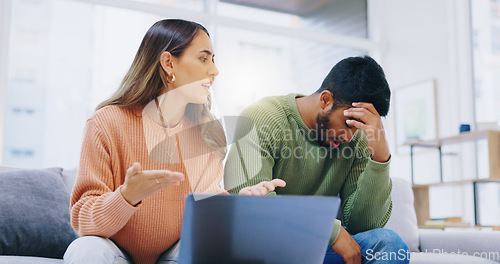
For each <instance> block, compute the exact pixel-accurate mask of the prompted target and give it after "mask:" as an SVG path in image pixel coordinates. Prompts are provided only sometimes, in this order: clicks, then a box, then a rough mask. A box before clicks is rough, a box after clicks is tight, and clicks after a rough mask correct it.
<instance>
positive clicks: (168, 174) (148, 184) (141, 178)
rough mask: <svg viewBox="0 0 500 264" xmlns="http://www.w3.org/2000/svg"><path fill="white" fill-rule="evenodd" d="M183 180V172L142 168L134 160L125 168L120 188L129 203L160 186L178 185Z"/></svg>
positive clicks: (135, 202)
mask: <svg viewBox="0 0 500 264" xmlns="http://www.w3.org/2000/svg"><path fill="white" fill-rule="evenodd" d="M181 181H184V174H182V173H180V172H174V171H169V170H142V168H141V164H140V163H138V162H135V163H134V165H132V167H130V168H129V169H128V170H127V174H126V176H125V182H124V183H123V186H122V188H121V193H122V196H123V198H125V200H127V202H129V203H130V204H131V205H136V204H138V203H139V202H140V201H142V199H144V198H146V197H148V196H150V195H151V194H153V193H155V192H157V191H159V190H160V189H162V188H165V187H169V186H176V185H179V184H180V182H181Z"/></svg>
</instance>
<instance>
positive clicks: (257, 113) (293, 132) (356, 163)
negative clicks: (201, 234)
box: [224, 94, 392, 246]
mask: <svg viewBox="0 0 500 264" xmlns="http://www.w3.org/2000/svg"><path fill="white" fill-rule="evenodd" d="M299 96H301V95H297V94H289V95H287V96H276V97H267V98H264V99H262V100H260V101H259V102H257V103H256V104H254V105H252V106H250V107H248V108H246V109H245V110H244V111H243V112H242V114H241V116H242V117H241V118H240V119H239V121H238V124H237V128H236V132H235V138H236V139H239V140H238V141H237V143H236V144H233V146H232V147H231V150H230V151H229V154H228V158H227V162H226V166H225V174H224V183H225V188H226V189H230V191H229V192H230V193H237V192H238V191H239V190H241V188H243V187H246V186H251V185H254V184H257V183H259V182H261V181H269V180H272V179H273V178H274V179H276V178H279V179H283V180H284V181H286V183H287V185H286V187H284V188H278V189H277V190H276V194H283V195H284V194H288V195H323V196H340V198H341V199H342V205H341V207H342V208H341V210H342V212H341V213H342V215H343V216H342V223H341V222H340V221H338V220H336V222H335V225H334V228H333V231H332V234H331V238H330V242H329V245H330V246H331V245H333V243H334V242H335V241H336V239H337V236H338V234H339V232H340V226H341V224H342V225H343V226H346V228H347V230H348V231H349V232H350V233H352V234H356V233H359V232H362V231H366V230H370V229H374V228H381V227H383V226H384V225H385V224H386V223H387V221H388V220H389V216H390V214H391V208H392V202H391V198H390V193H391V188H392V182H391V179H390V177H389V163H390V162H389V161H388V162H385V163H379V162H375V161H373V160H371V158H370V152H369V150H368V147H367V141H366V135H365V134H364V133H363V132H362V131H361V130H358V131H357V132H356V133H355V135H354V137H353V139H352V140H351V141H350V142H349V143H343V144H341V145H340V146H339V147H338V148H335V149H333V148H329V147H327V148H325V147H321V146H320V145H319V144H318V143H317V142H316V140H315V136H316V134H315V133H314V131H312V130H310V129H309V128H308V127H307V125H306V124H305V123H304V121H303V120H302V118H301V116H300V113H299V111H298V108H297V103H296V97H299Z"/></svg>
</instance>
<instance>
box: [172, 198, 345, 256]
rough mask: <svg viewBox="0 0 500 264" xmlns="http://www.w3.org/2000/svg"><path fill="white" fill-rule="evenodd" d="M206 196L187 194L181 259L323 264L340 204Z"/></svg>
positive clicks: (317, 200) (334, 201)
mask: <svg viewBox="0 0 500 264" xmlns="http://www.w3.org/2000/svg"><path fill="white" fill-rule="evenodd" d="M206 197H207V198H204V197H203V196H200V195H197V194H195V195H194V196H193V195H192V194H190V195H188V196H187V197H186V208H185V212H184V220H183V226H182V233H181V242H180V243H181V244H180V256H179V263H181V264H202V263H203V264H205V263H232V264H235V263H272V264H276V263H286V264H293V263H300V264H304V263H308V264H314V263H322V262H323V259H324V256H325V252H326V249H327V246H328V241H329V239H330V234H331V231H332V228H333V223H334V220H335V217H336V215H337V212H338V209H339V206H340V199H339V198H337V197H323V196H257V197H256V196H238V195H216V196H206ZM195 198H196V199H195ZM203 198H204V199H203Z"/></svg>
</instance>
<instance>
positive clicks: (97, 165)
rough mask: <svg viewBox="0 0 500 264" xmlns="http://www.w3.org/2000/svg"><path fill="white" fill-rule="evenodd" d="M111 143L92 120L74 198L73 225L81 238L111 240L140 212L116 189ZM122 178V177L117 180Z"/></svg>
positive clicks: (72, 204)
mask: <svg viewBox="0 0 500 264" xmlns="http://www.w3.org/2000/svg"><path fill="white" fill-rule="evenodd" d="M115 176H116V175H114V174H113V169H112V159H111V157H110V142H109V140H108V138H107V137H106V135H105V132H104V130H103V129H102V127H101V126H100V125H99V123H98V122H97V121H96V119H95V118H91V119H89V120H88V121H87V124H86V126H85V132H84V138H83V145H82V151H81V158H80V167H79V171H78V177H77V180H76V183H75V187H74V188H73V192H72V195H71V224H72V226H73V228H74V229H75V230H76V231H77V232H78V233H79V234H80V235H82V236H85V235H95V236H102V237H106V238H108V237H111V236H112V235H114V234H115V233H116V232H118V231H119V230H120V229H122V228H123V227H124V226H125V224H126V223H127V222H128V221H129V219H130V217H131V216H132V215H133V214H134V212H135V211H136V210H137V209H138V207H134V206H132V205H130V204H129V203H128V202H127V201H126V200H125V199H124V198H123V196H122V195H121V192H120V189H121V186H119V187H115V186H114V177H115ZM116 177H119V176H116Z"/></svg>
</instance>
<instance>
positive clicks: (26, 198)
mask: <svg viewBox="0 0 500 264" xmlns="http://www.w3.org/2000/svg"><path fill="white" fill-rule="evenodd" d="M61 172H62V169H61V168H50V169H43V170H11V171H2V172H0V219H1V221H0V234H1V235H0V255H17V256H37V257H51V258H62V256H63V254H64V252H65V251H66V248H67V247H68V245H69V244H70V243H71V242H72V241H73V240H74V239H76V238H77V237H78V235H77V234H76V232H75V231H74V230H73V228H72V227H71V224H70V215H69V200H70V194H69V192H68V190H67V188H66V187H65V185H64V183H63V181H62V174H61Z"/></svg>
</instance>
